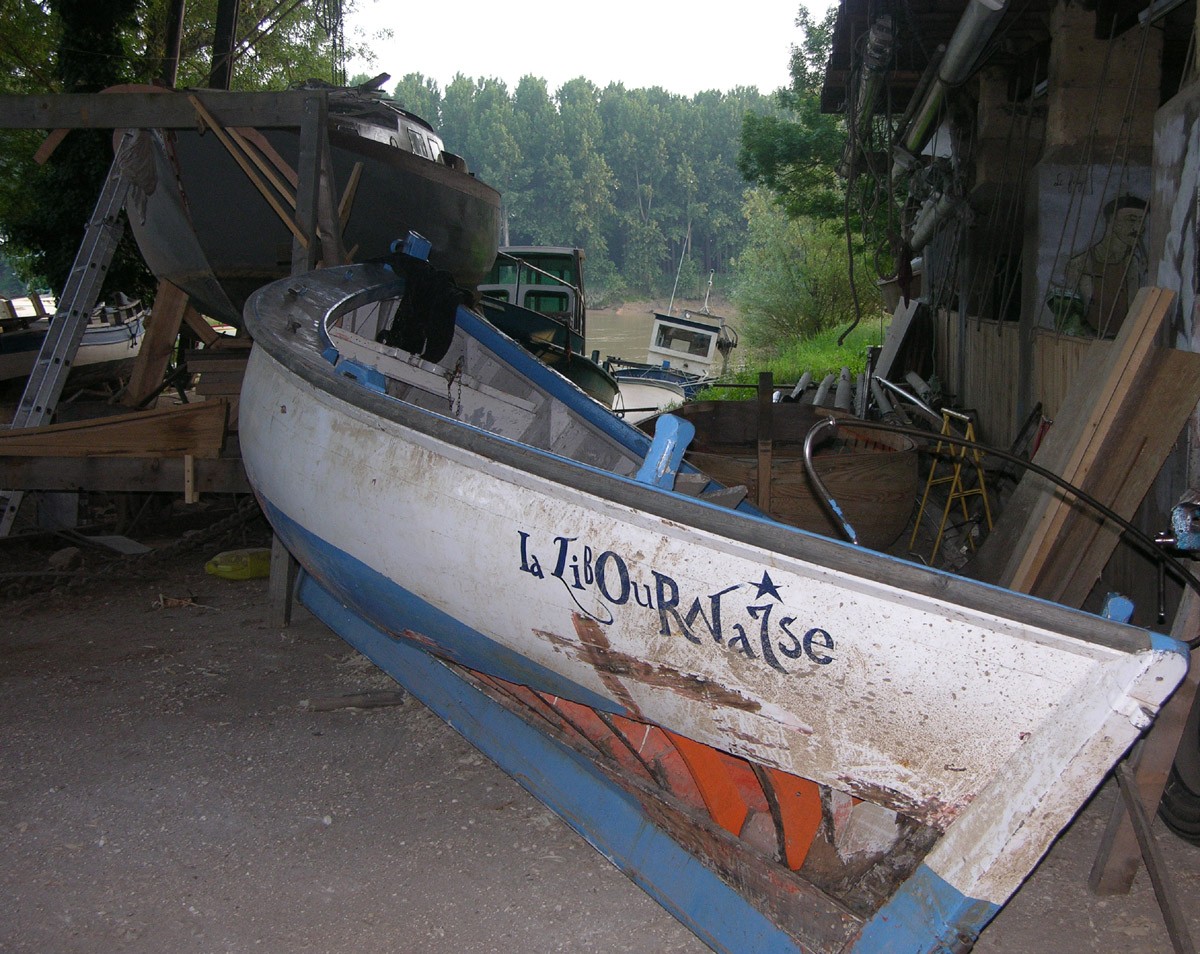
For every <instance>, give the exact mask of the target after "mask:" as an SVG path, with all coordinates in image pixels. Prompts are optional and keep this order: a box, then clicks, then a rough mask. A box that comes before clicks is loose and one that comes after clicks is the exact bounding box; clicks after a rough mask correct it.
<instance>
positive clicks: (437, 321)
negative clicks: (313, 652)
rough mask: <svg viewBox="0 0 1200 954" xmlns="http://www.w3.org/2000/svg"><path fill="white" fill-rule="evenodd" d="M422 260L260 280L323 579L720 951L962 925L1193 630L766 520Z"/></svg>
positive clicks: (331, 607)
mask: <svg viewBox="0 0 1200 954" xmlns="http://www.w3.org/2000/svg"><path fill="white" fill-rule="evenodd" d="M427 278H428V276H427V275H425V274H423V273H422V272H421V270H420V269H419V268H415V267H413V266H412V265H411V263H404V264H397V265H396V266H395V268H394V270H393V269H389V268H387V267H384V266H382V265H375V264H368V265H358V266H350V267H342V268H336V269H327V270H319V271H316V272H312V273H309V274H307V275H306V276H305V280H304V283H303V285H302V286H299V287H298V286H297V284H296V283H295V282H294V281H282V282H277V283H273V284H271V285H268V286H266V287H264V288H262V289H260V290H259V291H257V292H255V293H254V294H253V295H252V296H251V298H250V300H249V302H248V303H247V308H246V316H245V321H246V325H247V327H248V329H249V331H250V333H251V334H252V336H253V339H254V342H255V343H254V348H253V351H252V354H251V357H250V361H249V365H248V368H247V371H246V376H245V381H244V386H243V390H242V396H241V435H242V448H243V454H244V460H245V467H246V473H247V475H248V477H249V480H250V482H251V484H252V486H253V487H254V490H255V493H256V494H257V496H258V499H259V501H260V502H261V504H262V506H263V509H264V511H265V513H266V514H267V516H268V518H269V520H270V522H271V524H272V525H273V527H274V529H275V531H276V533H277V534H278V536H279V538H280V540H281V541H282V542H283V543H284V544H285V545H286V546H287V548H288V550H290V552H291V553H292V554H293V555H294V556H295V558H296V559H297V560H298V561H299V563H300V566H301V568H302V572H301V575H300V581H299V584H298V593H299V598H300V599H301V601H302V602H304V603H305V605H307V606H308V607H309V608H310V609H312V611H313V612H314V613H315V614H316V615H317V616H318V617H319V618H321V619H322V620H324V621H325V622H326V623H328V624H329V625H330V626H331V627H332V628H333V629H335V630H336V631H338V632H339V633H341V634H342V635H343V636H344V637H345V638H346V639H347V640H348V641H349V642H350V643H351V644H352V645H353V646H355V647H357V648H358V649H360V650H361V651H362V652H364V653H365V654H366V655H367V656H369V657H370V658H371V659H372V660H374V661H375V662H376V663H377V664H378V665H380V666H381V667H382V668H384V669H385V670H386V671H388V672H389V673H390V674H391V675H393V676H394V677H395V678H396V679H397V680H398V681H400V682H401V683H402V684H404V685H405V686H406V687H407V688H408V689H409V690H410V691H411V692H412V693H413V694H414V695H415V696H417V697H418V698H419V699H421V700H422V701H423V702H425V703H426V704H427V705H429V706H430V707H431V708H433V709H434V710H435V711H436V712H438V713H439V714H440V715H441V716H442V717H443V718H445V719H447V720H448V721H450V722H452V724H454V725H455V727H456V728H458V729H459V731H461V732H463V733H464V734H465V735H466V736H467V737H468V738H469V739H470V740H471V741H472V742H473V743H474V744H475V745H477V746H479V747H480V748H481V749H482V750H483V751H484V752H485V753H486V754H488V755H489V756H490V757H492V758H493V759H495V760H496V761H497V762H498V763H499V764H500V765H501V766H502V767H503V768H505V769H506V770H507V771H509V772H510V773H511V774H513V775H514V776H515V777H516V778H517V779H518V780H519V781H520V782H521V784H522V785H524V786H525V787H526V788H528V789H529V790H530V791H532V792H533V793H534V794H535V795H537V796H538V797H539V798H541V799H543V800H544V801H546V802H547V804H549V805H550V806H551V807H552V808H553V809H555V810H556V811H558V812H559V813H560V814H561V815H562V817H563V818H564V819H565V820H566V821H567V822H568V823H569V824H571V825H572V826H574V827H575V828H576V829H577V830H579V831H580V832H581V833H582V834H583V835H584V837H586V838H587V839H588V840H590V841H591V842H592V843H593V844H594V845H595V846H596V847H597V848H598V849H599V850H600V851H602V852H603V853H604V854H605V856H606V857H608V858H609V859H611V860H612V861H613V862H614V863H615V864H617V865H618V866H619V867H620V868H622V870H624V871H625V872H626V873H627V874H629V876H630V877H631V878H633V879H634V880H635V881H636V882H637V883H638V884H639V885H641V886H643V887H644V888H645V889H646V890H648V891H649V892H650V893H651V894H653V895H654V896H655V897H656V898H657V899H659V900H660V901H662V903H663V904H664V906H666V907H667V908H668V910H670V911H671V912H672V913H673V914H675V915H676V916H677V917H679V918H680V919H681V920H683V921H684V922H685V923H686V924H687V925H688V926H689V927H691V928H692V929H693V930H694V931H695V932H696V933H697V934H698V935H699V936H700V937H701V938H702V939H703V940H704V941H705V942H706V943H707V944H709V945H710V946H711V947H713V948H714V949H716V950H720V951H738V952H741V954H745V952H752V951H768V950H769V951H805V952H818V951H820V952H833V951H837V952H847V951H854V952H866V951H872V952H883V951H899V950H902V951H906V952H916V951H929V952H934V951H945V950H950V949H953V950H960V951H962V950H966V949H968V948H969V947H970V945H971V943H972V941H973V939H974V938H975V937H976V936H977V934H978V932H979V931H980V930H981V929H982V927H983V926H984V925H985V924H986V923H987V922H988V921H989V920H990V919H991V918H992V917H993V916H994V915H995V913H996V912H997V910H998V909H999V907H1000V906H1001V905H1003V904H1004V902H1005V900H1006V899H1007V898H1008V897H1009V896H1010V895H1011V894H1012V893H1013V892H1014V891H1015V890H1016V889H1017V887H1018V886H1019V884H1020V883H1021V881H1022V880H1023V879H1024V878H1025V877H1026V875H1028V873H1029V872H1030V870H1031V869H1032V868H1033V867H1034V865H1035V864H1036V863H1037V861H1038V859H1039V858H1040V857H1041V856H1042V854H1043V853H1044V852H1045V851H1046V850H1047V848H1048V847H1049V846H1050V844H1051V842H1052V841H1053V840H1054V838H1055V837H1056V835H1057V834H1058V833H1059V831H1060V830H1062V828H1063V827H1064V826H1065V825H1067V823H1068V822H1069V821H1070V820H1071V818H1072V817H1073V816H1074V815H1075V813H1076V812H1077V811H1078V809H1079V808H1080V807H1081V806H1082V804H1083V803H1084V802H1085V800H1086V799H1087V798H1088V797H1089V795H1090V794H1091V793H1092V791H1093V790H1094V789H1095V788H1096V787H1097V785H1098V784H1099V783H1100V782H1101V780H1102V779H1103V778H1104V776H1105V774H1106V773H1107V771H1108V770H1109V769H1110V768H1111V767H1112V765H1113V764H1114V763H1115V762H1116V760H1117V759H1119V758H1120V757H1121V756H1122V755H1123V754H1124V752H1125V751H1126V750H1127V749H1128V747H1129V746H1130V745H1131V744H1132V743H1133V742H1134V741H1135V740H1136V739H1137V738H1138V736H1139V735H1140V734H1141V733H1142V732H1143V730H1145V729H1146V727H1147V726H1148V724H1149V722H1150V721H1151V719H1152V717H1153V714H1154V713H1155V712H1156V711H1157V709H1158V707H1159V706H1160V705H1161V704H1162V702H1163V701H1164V699H1165V698H1166V696H1167V695H1168V694H1169V693H1170V692H1171V691H1172V689H1173V687H1174V686H1175V685H1176V684H1177V683H1178V682H1179V681H1180V679H1181V678H1182V676H1183V675H1184V672H1185V670H1186V665H1187V657H1186V650H1185V648H1184V647H1183V645H1182V644H1180V643H1178V642H1176V641H1174V640H1171V639H1169V638H1167V637H1163V636H1160V635H1157V634H1152V633H1148V632H1145V631H1143V630H1139V629H1136V628H1132V627H1129V626H1126V625H1123V624H1119V623H1116V622H1112V621H1109V620H1105V619H1102V618H1099V617H1095V616H1091V615H1089V614H1085V613H1082V612H1079V611H1076V610H1072V609H1068V608H1065V607H1060V606H1057V605H1054V604H1049V603H1046V602H1043V601H1040V600H1034V599H1031V598H1028V597H1025V596H1023V595H1021V594H1018V593H1013V592H1008V591H1004V590H1000V589H997V588H995V587H989V586H983V585H980V584H978V583H975V582H973V581H971V580H967V579H963V578H960V577H955V576H952V575H950V574H947V573H944V572H942V571H938V570H934V569H931V568H927V567H923V566H919V565H916V564H912V563H908V562H905V561H900V560H896V559H893V558H891V557H887V556H884V555H882V554H878V553H875V552H872V551H869V550H865V549H862V548H857V547H853V546H850V545H848V544H845V543H842V542H839V541H836V540H833V539H830V538H826V537H823V536H819V535H816V534H812V533H808V532H805V531H802V530H799V529H797V528H795V527H791V526H788V525H785V524H782V523H780V522H778V521H776V520H773V519H771V518H769V517H767V516H765V515H763V514H762V513H760V512H758V511H757V510H756V509H755V508H754V507H753V506H751V505H750V504H749V503H748V502H747V501H746V500H745V499H743V498H744V488H740V489H739V488H724V487H722V486H720V485H719V484H717V483H716V482H715V481H712V480H710V479H709V478H708V477H707V476H706V475H704V474H702V473H700V472H698V471H697V470H696V469H695V468H694V467H693V466H692V465H690V464H688V463H687V462H686V461H683V462H682V463H679V457H680V455H681V454H682V452H683V450H684V448H685V446H686V444H687V440H688V438H689V433H688V432H689V430H690V425H689V424H687V422H686V421H681V420H679V419H678V418H674V417H664V418H662V419H661V420H660V422H659V424H658V427H657V430H656V434H655V436H654V438H653V440H652V439H651V437H650V436H649V435H646V434H644V433H642V432H641V431H639V430H638V429H636V428H634V427H631V426H630V425H628V424H627V423H625V422H624V421H621V420H620V419H618V418H617V417H615V416H614V415H612V414H611V413H609V412H608V411H606V410H605V409H604V408H603V407H601V406H600V405H599V404H598V403H596V402H595V401H592V400H591V399H589V398H587V397H586V396H585V395H584V394H583V393H582V392H581V391H579V390H578V389H577V388H575V387H574V386H572V385H571V384H570V383H569V382H567V381H565V380H564V379H563V378H562V377H561V376H560V375H557V374H555V373H554V372H552V371H551V370H550V369H549V368H547V367H545V366H544V365H542V364H541V363H539V362H538V361H537V360H536V359H534V358H533V357H532V355H530V354H529V353H528V352H527V351H525V349H523V348H522V347H521V346H520V345H518V344H517V343H516V342H515V341H513V340H512V339H511V338H509V337H508V336H507V335H505V334H503V333H502V332H501V331H499V330H498V329H497V328H495V327H494V326H493V325H491V324H490V323H489V322H487V321H485V320H483V318H482V317H481V316H480V315H479V314H477V313H476V312H474V311H471V310H470V309H468V308H466V307H457V308H455V307H454V306H453V303H452V302H451V301H450V300H449V299H448V298H445V297H440V296H436V295H435V296H430V295H428V294H427V293H426V290H425V289H422V290H420V291H419V293H418V291H417V289H418V288H419V286H420V285H421V284H423V283H424V282H425V281H426V279H427ZM406 294H408V295H410V296H412V297H410V298H409V299H407V300H406V297H405V296H406ZM428 300H438V301H440V302H442V304H441V305H439V306H438V308H436V309H435V310H434V311H431V312H425V311H423V310H422V309H421V308H420V307H419V306H418V302H419V301H428ZM398 319H399V320H400V321H402V322H405V323H407V322H410V321H415V322H417V323H418V324H419V325H421V327H422V330H421V333H420V334H419V335H418V336H417V337H418V338H419V339H420V340H422V341H424V342H426V345H425V346H424V347H423V348H422V349H421V353H419V354H418V353H409V352H405V351H402V350H400V349H398V348H394V347H389V346H387V345H384V344H380V343H378V340H377V339H378V338H379V337H380V336H381V333H386V330H387V329H389V328H390V326H391V325H392V324H393V323H394V322H395V321H396V320H398ZM403 336H404V335H403V334H402V335H401V337H403Z"/></svg>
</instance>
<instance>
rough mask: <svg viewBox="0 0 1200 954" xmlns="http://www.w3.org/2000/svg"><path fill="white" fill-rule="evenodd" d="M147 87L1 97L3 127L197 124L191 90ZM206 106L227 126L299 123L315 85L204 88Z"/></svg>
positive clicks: (189, 126) (200, 94) (201, 96)
mask: <svg viewBox="0 0 1200 954" xmlns="http://www.w3.org/2000/svg"><path fill="white" fill-rule="evenodd" d="M141 89H142V90H145V91H144V92H143V91H141V90H138V91H132V90H126V91H119V92H108V93H59V94H53V95H46V94H41V95H25V96H0V128H2V129H125V128H143V129H149V128H159V129H192V130H194V129H195V128H196V111H195V109H194V108H193V107H192V105H191V103H189V102H188V95H189V94H187V93H175V92H170V91H157V92H151V91H149V90H148V89H147V88H146V87H142V88H141ZM191 95H195V96H197V97H198V98H199V99H200V101H201V102H202V103H203V104H204V106H205V107H206V108H207V109H208V110H209V111H210V112H211V113H212V114H213V115H214V116H215V117H216V118H217V119H219V120H220V121H221V122H222V123H223V124H224V125H226V126H255V127H258V128H260V129H263V128H271V127H277V128H296V127H298V126H300V125H301V120H302V117H303V114H304V103H305V100H307V99H308V98H309V97H310V96H313V95H322V94H320V93H314V92H313V91H311V90H292V91H288V92H280V93H233V92H227V91H224V90H199V91H194V92H193V93H192V94H191Z"/></svg>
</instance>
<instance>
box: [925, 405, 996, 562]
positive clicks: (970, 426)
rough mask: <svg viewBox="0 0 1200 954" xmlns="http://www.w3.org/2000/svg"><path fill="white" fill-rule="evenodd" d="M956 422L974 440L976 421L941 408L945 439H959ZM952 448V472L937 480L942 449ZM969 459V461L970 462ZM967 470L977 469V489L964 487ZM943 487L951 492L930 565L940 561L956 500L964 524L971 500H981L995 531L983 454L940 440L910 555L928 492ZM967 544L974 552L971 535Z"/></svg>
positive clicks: (931, 465)
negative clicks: (940, 552)
mask: <svg viewBox="0 0 1200 954" xmlns="http://www.w3.org/2000/svg"><path fill="white" fill-rule="evenodd" d="M953 421H958V422H959V423H961V424H962V425H963V434H962V437H963V439H964V440H968V441H974V440H975V420H974V418H972V417H971V416H970V415H969V414H962V413H960V412H958V411H951V410H949V409H948V408H942V430H941V435H942V436H943V437H957V436H958V435H956V434H955V433H954V425H953V423H952V422H953ZM943 446H945V447H948V448H949V454H950V459H951V461H952V462H953V465H952V467H951V472H950V474H949V475H947V476H944V477H938V476H937V471H938V464H940V463H941V462H942V459H941V458H942V448H943ZM968 455H970V460H969V461H968ZM967 466H972V467H974V468H975V474H976V478H977V483H976V485H975V486H974V487H967V486H965V485H964V483H963V469H964V468H965V467H967ZM942 484H949V485H950V492H949V493H948V494H947V496H946V505H945V507H943V508H942V520H941V523H939V524H938V532H937V537H936V539H935V540H934V541H933V550H932V551H931V552H930V554H929V563H930V565H932V564H933V561H934V560H935V559H936V558H937V554H938V548H939V547H940V546H941V545H942V537H943V536H944V535H945V533H946V521H947V520H949V519H950V508H951V507H953V506H954V502H955V501H956V500H957V501H958V502H959V504H960V505H961V506H962V514H963V519H964V520H968V521H969V520H970V519H971V514H970V511H969V510H968V509H967V498H968V497H981V498H982V499H983V515H984V518H985V519H986V520H987V528H988V530H991V529H992V508H991V505H990V503H989V502H988V495H987V484H986V483H985V482H984V479H983V454H982V453H981V452H980V450H979V448H978V447H966V446H963V445H960V444H953V443H950V442H949V441H941V440H939V441H938V443H937V447H936V448H934V451H933V463H932V464H930V466H929V477H928V479H927V480H926V481H925V493H924V494H922V496H921V506H920V507H919V508H918V510H917V519H916V520H915V521H914V523H913V532H912V536H911V537H910V538H909V541H908V549H909V552H910V553H911V552H913V546H915V544H916V542H917V532H918V531H919V530H920V529H921V518H922V517H924V516H925V506H926V504H928V503H929V492H930V490H932V489H933V488H934V487H938V486H941V485H942ZM967 543H968V544H970V546H971V549H974V548H975V543H974V541H973V540H972V539H971V537H970V535H968V536H967Z"/></svg>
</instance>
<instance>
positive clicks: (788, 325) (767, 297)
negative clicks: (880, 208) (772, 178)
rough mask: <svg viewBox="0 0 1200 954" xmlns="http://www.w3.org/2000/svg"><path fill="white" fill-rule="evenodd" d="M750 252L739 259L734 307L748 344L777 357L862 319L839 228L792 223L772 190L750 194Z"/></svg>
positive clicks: (807, 219)
mask: <svg viewBox="0 0 1200 954" xmlns="http://www.w3.org/2000/svg"><path fill="white" fill-rule="evenodd" d="M744 214H745V216H746V221H747V222H748V223H749V237H748V239H747V243H746V247H745V248H744V249H743V250H742V254H741V255H740V256H739V257H738V260H737V281H736V284H735V285H734V289H733V301H734V303H735V304H736V305H737V308H738V311H739V312H740V313H741V315H742V316H743V317H742V323H741V331H742V335H743V338H744V340H745V343H746V344H747V345H749V346H750V347H751V348H753V349H757V350H763V349H766V350H776V349H777V348H778V346H779V343H780V342H791V341H797V340H801V339H804V338H807V337H811V336H813V335H816V334H819V333H820V332H822V331H825V330H827V329H829V328H832V327H834V326H836V325H849V324H852V323H853V322H854V320H855V318H856V317H857V313H856V310H855V305H854V300H853V298H852V296H851V294H850V289H849V287H848V285H847V282H846V240H845V237H844V235H843V234H842V233H841V232H840V231H839V229H838V227H837V226H836V225H835V224H831V223H830V222H828V221H824V220H821V219H818V218H815V217H813V216H807V215H806V216H800V217H796V218H790V217H789V216H788V215H787V214H786V213H785V212H784V210H783V208H782V206H781V205H780V203H778V202H777V201H775V199H774V197H773V196H771V195H770V194H769V193H767V192H766V191H765V190H762V189H756V190H752V191H751V192H749V193H748V194H747V197H746V204H745V207H744Z"/></svg>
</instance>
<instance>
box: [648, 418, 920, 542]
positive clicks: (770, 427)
mask: <svg viewBox="0 0 1200 954" xmlns="http://www.w3.org/2000/svg"><path fill="white" fill-rule="evenodd" d="M672 413H674V414H677V415H679V416H680V417H682V418H683V419H685V420H686V421H688V422H689V423H691V424H692V425H693V426H694V427H695V428H696V435H695V437H694V438H693V439H692V442H691V444H690V445H689V446H688V451H687V459H688V460H690V461H691V462H692V463H693V464H695V465H696V466H697V467H698V468H699V469H700V470H702V471H704V473H706V474H708V475H709V476H710V477H713V478H715V479H717V480H719V481H721V482H722V483H725V484H745V485H746V487H747V490H748V494H747V496H748V497H749V499H750V500H752V501H755V502H757V503H758V505H759V506H760V507H761V508H762V509H763V510H765V511H766V512H767V513H769V514H770V515H771V516H772V517H774V518H776V519H777V520H781V521H783V522H784V523H790V524H792V525H793V526H797V527H801V528H803V529H805V530H812V531H813V532H814V533H822V534H825V535H827V536H838V535H839V534H840V533H841V529H840V527H841V525H840V523H839V522H838V521H836V520H835V519H834V517H833V516H832V514H831V513H830V511H829V508H828V506H827V505H826V504H825V503H824V500H823V494H822V492H821V491H820V490H818V489H817V488H815V487H814V486H813V484H812V481H811V480H810V479H809V475H808V468H807V467H806V465H805V461H804V441H805V438H806V437H807V436H808V433H809V431H811V430H812V428H813V426H814V425H816V424H817V422H818V421H824V420H829V419H830V418H833V419H834V420H836V421H837V422H838V426H837V428H836V430H831V432H829V433H826V434H823V436H822V439H821V440H820V441H818V442H816V443H815V444H814V446H813V454H812V463H813V468H814V470H815V471H816V473H817V476H818V477H819V478H820V480H821V483H822V484H823V485H824V490H825V492H827V493H828V495H829V496H831V497H832V498H833V499H834V500H836V501H837V503H838V505H839V507H840V508H841V510H842V515H843V516H844V517H845V520H846V522H847V523H849V524H850V526H852V527H853V528H854V530H855V532H856V534H857V537H858V542H859V543H860V544H862V545H863V546H866V547H870V548H872V549H874V550H884V549H887V548H888V547H889V546H891V545H892V544H893V543H895V542H896V540H898V539H899V538H900V535H901V534H902V533H903V532H904V529H905V527H907V526H908V521H909V518H910V517H911V516H912V510H913V506H914V505H915V503H916V498H917V493H918V490H919V481H920V477H919V474H918V472H917V446H916V444H915V443H914V442H913V441H912V440H910V439H909V438H907V437H904V436H902V435H899V434H890V433H888V432H886V431H879V430H868V429H866V428H861V427H860V428H856V427H855V426H854V422H855V418H854V417H853V416H852V415H850V414H847V413H845V412H843V411H836V410H832V409H829V408H818V407H814V406H813V405H811V404H795V403H792V402H784V403H778V404H776V403H771V404H767V405H766V406H765V407H762V406H760V405H759V403H758V402H756V401H697V402H693V403H691V404H685V405H684V406H683V407H681V408H679V409H678V410H676V411H673V412H672ZM764 413H765V414H766V415H767V420H766V421H765V422H764V421H763V418H762V415H763V414H764ZM643 426H644V427H647V428H651V429H652V428H653V426H654V422H653V420H650V421H646V422H645V423H644V425H643ZM764 432H765V433H766V434H767V435H769V437H768V440H769V441H770V445H769V446H770V453H769V455H763V454H762V453H760V450H761V444H760V441H761V438H762V435H763V434H764ZM764 471H765V472H766V473H767V474H768V475H769V487H768V489H767V493H766V496H762V495H760V492H759V490H760V487H761V484H762V479H761V474H762V473H763V472H764Z"/></svg>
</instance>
